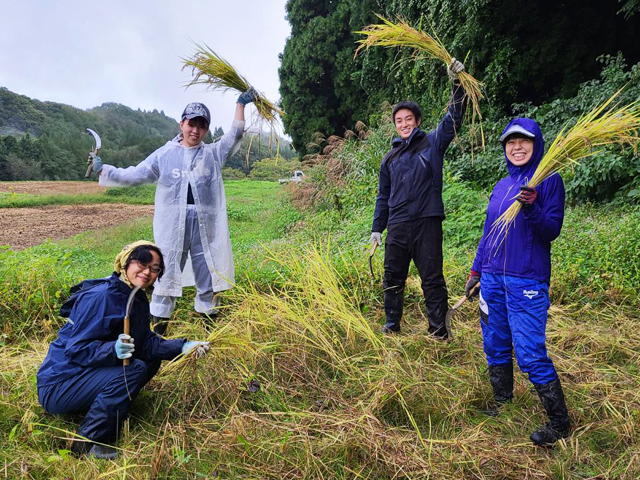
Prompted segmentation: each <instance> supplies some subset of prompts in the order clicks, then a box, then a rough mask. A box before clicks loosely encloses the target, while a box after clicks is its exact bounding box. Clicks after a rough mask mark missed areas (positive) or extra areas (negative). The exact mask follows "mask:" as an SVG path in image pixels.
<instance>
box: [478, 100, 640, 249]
mask: <svg viewBox="0 0 640 480" xmlns="http://www.w3.org/2000/svg"><path fill="white" fill-rule="evenodd" d="M622 90H623V89H620V90H618V91H617V92H616V93H615V94H614V95H613V96H612V97H611V98H609V99H608V100H607V101H606V102H604V103H602V104H601V105H599V106H598V107H596V108H594V109H593V110H591V111H590V112H589V113H587V114H586V115H583V116H582V117H580V118H579V119H578V121H577V122H576V124H575V125H574V126H573V127H572V128H570V129H568V126H567V125H565V126H564V127H563V128H562V130H561V131H560V133H559V134H558V136H557V137H556V139H555V140H554V141H553V143H552V144H551V146H550V147H549V149H548V150H547V153H546V154H545V155H544V157H542V160H540V164H539V165H538V168H537V169H536V171H535V172H534V174H533V177H531V180H530V181H529V183H528V184H527V186H528V187H530V188H535V187H536V186H538V185H540V184H541V183H542V182H543V181H545V180H546V179H547V178H549V177H550V176H551V175H554V174H555V173H558V172H560V171H562V170H564V169H565V168H567V167H570V166H573V165H574V164H576V163H578V161H579V160H581V159H583V158H587V157H591V156H593V155H595V154H597V153H599V152H601V151H602V149H597V148H598V147H604V146H606V145H611V144H614V143H617V144H619V145H625V144H626V145H630V146H631V147H632V148H633V149H634V151H635V152H636V153H637V148H638V140H639V139H638V128H640V101H635V102H633V103H630V104H629V105H625V106H623V107H620V108H613V107H612V108H609V109H608V110H607V107H609V105H610V104H611V103H612V102H613V100H614V99H615V98H616V97H617V96H618V95H619V94H620V92H621V91H622ZM521 208H522V204H521V203H520V202H513V204H511V206H510V207H509V208H508V209H507V210H506V211H505V212H504V213H503V214H502V215H501V216H500V217H499V218H498V219H497V220H496V221H495V222H494V224H493V225H492V227H491V233H492V234H494V233H497V236H495V237H494V238H495V239H498V238H503V237H502V236H503V234H504V235H506V233H507V232H508V230H509V228H510V227H511V225H512V224H513V222H514V221H515V219H516V216H517V215H518V212H520V209H521Z"/></svg>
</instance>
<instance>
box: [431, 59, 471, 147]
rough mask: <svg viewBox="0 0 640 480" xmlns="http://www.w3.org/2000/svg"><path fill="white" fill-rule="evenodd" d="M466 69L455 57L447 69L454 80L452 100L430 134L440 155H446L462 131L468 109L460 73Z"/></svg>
mask: <svg viewBox="0 0 640 480" xmlns="http://www.w3.org/2000/svg"><path fill="white" fill-rule="evenodd" d="M463 70H464V65H462V63H460V62H459V61H458V60H456V59H455V58H454V59H452V60H451V64H450V65H449V67H448V69H447V73H448V74H449V78H451V81H452V87H451V100H450V101H449V107H448V108H447V113H445V115H444V117H443V119H442V120H441V121H440V123H439V124H438V127H437V128H436V129H435V130H434V131H433V132H431V133H430V134H429V136H430V137H431V138H430V140H431V143H432V144H433V145H435V147H436V148H437V150H438V151H439V152H440V155H444V152H445V150H446V149H447V147H448V146H449V144H450V143H451V141H452V140H453V139H454V137H455V136H456V133H457V132H459V131H460V127H461V126H462V119H463V117H464V113H465V111H466V105H467V102H466V101H465V92H464V89H463V88H462V85H461V84H460V81H459V80H458V73H460V72H462V71H463Z"/></svg>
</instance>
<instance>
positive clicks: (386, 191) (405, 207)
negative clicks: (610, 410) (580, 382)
mask: <svg viewBox="0 0 640 480" xmlns="http://www.w3.org/2000/svg"><path fill="white" fill-rule="evenodd" d="M463 69H464V66H463V65H462V64H461V63H460V62H458V61H456V60H455V59H454V60H453V61H452V63H451V65H450V66H449V68H448V73H449V76H450V77H451V79H452V82H453V93H452V96H451V101H450V104H449V108H448V111H447V113H446V114H445V116H444V118H443V119H442V121H441V122H440V124H439V125H438V126H437V128H436V129H435V130H433V131H432V132H429V133H426V132H425V131H423V130H422V129H420V124H421V120H422V113H421V110H420V107H419V106H418V105H417V104H415V103H414V102H400V103H398V104H397V105H396V106H395V107H394V109H393V122H394V125H395V128H396V132H397V133H398V138H395V139H394V140H393V142H392V148H391V150H390V151H389V152H388V153H387V155H386V156H385V157H384V159H383V160H382V165H381V166H380V180H379V186H378V197H377V199H376V207H375V213H374V217H373V225H372V233H371V242H372V243H377V244H380V243H381V242H382V232H383V231H384V230H385V229H386V230H387V236H386V239H385V258H384V280H383V287H384V310H385V314H386V323H385V324H384V326H383V327H382V332H383V333H385V334H393V333H397V332H400V321H401V318H402V307H403V303H404V288H405V282H406V280H407V274H408V271H409V265H410V262H411V260H412V259H413V261H414V263H415V265H416V267H417V269H418V273H419V274H420V278H421V281H422V291H423V294H424V300H425V304H426V311H427V316H428V319H429V332H430V333H432V334H433V335H434V336H435V337H436V338H438V339H446V338H447V336H448V333H447V330H446V326H445V317H446V313H447V305H448V294H447V288H446V284H445V280H444V275H443V272H442V263H443V262H442V221H443V220H444V207H443V202H442V168H443V156H444V152H445V150H446V149H447V147H448V145H449V144H450V143H451V140H452V139H453V138H454V136H455V134H456V132H457V131H458V129H459V128H460V125H461V123H462V117H463V115H464V101H463V99H464V98H463V97H464V93H463V92H462V88H461V86H460V83H459V81H458V78H457V76H458V73H459V72H461V71H462V70H463ZM500 142H501V143H502V147H503V150H504V156H505V160H506V165H507V170H508V172H509V175H508V176H507V177H505V178H503V179H502V180H500V181H499V182H498V183H497V184H496V186H495V188H494V189H493V192H492V193H491V196H490V197H489V205H488V207H487V216H486V220H485V225H484V232H483V236H482V239H481V240H480V244H479V245H478V250H477V253H476V257H475V259H474V262H473V265H472V266H471V269H470V274H469V278H468V280H467V282H466V285H465V294H466V295H467V297H473V296H474V295H478V294H479V297H480V301H479V303H480V325H481V328H482V337H483V343H484V352H485V355H486V358H487V363H488V368H489V381H490V383H491V386H492V388H493V394H494V402H493V403H492V404H491V405H489V406H488V408H487V409H486V410H485V411H484V412H485V413H487V414H489V415H492V416H495V415H498V414H499V412H500V409H501V407H502V406H503V405H504V404H505V403H507V402H509V401H511V399H512V398H513V352H515V357H516V360H517V362H518V366H519V367H520V369H521V370H522V371H523V372H525V373H527V374H528V375H529V380H530V381H531V383H533V386H534V387H535V389H536V391H537V393H538V396H539V397H540V400H541V402H542V405H543V406H544V408H545V410H546V412H547V415H548V417H549V422H548V423H547V424H546V425H544V426H542V427H540V428H538V429H537V430H535V431H534V432H533V433H532V434H531V436H530V438H531V441H532V442H533V443H534V444H536V445H541V446H548V445H553V444H554V443H556V442H557V441H558V440H560V439H561V438H567V437H568V436H569V434H570V431H571V422H570V419H569V414H568V411H567V406H566V403H565V398H564V393H563V390H562V386H561V384H560V379H559V378H558V374H557V373H556V370H555V367H554V366H553V362H552V361H551V359H550V358H549V356H548V355H547V348H546V342H545V338H546V335H545V330H546V324H547V311H548V309H549V281H550V278H551V242H552V241H553V240H555V239H556V238H557V237H558V236H559V235H560V230H561V228H562V221H563V218H564V184H563V182H562V178H561V177H560V175H558V174H555V175H552V176H551V177H550V178H548V179H547V180H545V181H544V182H543V183H542V184H541V185H539V186H538V187H537V188H536V189H532V188H530V187H528V186H527V183H528V182H529V180H530V179H531V178H532V177H533V173H534V172H535V170H536V168H537V167H538V165H539V164H540V160H541V159H542V157H543V154H544V139H543V137H542V132H541V131H540V127H539V126H538V124H537V123H536V122H535V121H533V120H531V119H528V118H516V119H514V120H512V121H511V122H510V123H509V124H508V125H507V126H506V127H505V129H504V131H503V132H502V135H501V136H500ZM516 201H517V202H520V203H521V204H522V209H521V211H520V213H519V214H518V216H517V217H516V220H515V222H514V223H513V224H512V226H511V227H510V228H509V231H508V235H507V234H506V233H505V232H500V231H499V229H492V226H493V225H494V223H495V221H496V220H497V219H498V218H499V217H500V215H502V213H504V212H505V211H506V210H507V208H509V207H510V206H511V204H513V202H516ZM478 287H480V288H478Z"/></svg>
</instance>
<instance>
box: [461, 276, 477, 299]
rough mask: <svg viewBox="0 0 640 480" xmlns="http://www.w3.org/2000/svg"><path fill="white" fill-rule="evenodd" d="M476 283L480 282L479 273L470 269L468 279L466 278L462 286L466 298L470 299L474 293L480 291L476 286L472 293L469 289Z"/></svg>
mask: <svg viewBox="0 0 640 480" xmlns="http://www.w3.org/2000/svg"><path fill="white" fill-rule="evenodd" d="M478 283H480V274H479V273H478V272H476V271H475V270H471V274H470V275H469V279H468V280H467V283H466V284H465V286H464V294H465V296H466V297H467V298H469V299H471V298H473V297H475V296H476V295H478V293H479V292H480V289H479V288H476V289H475V290H474V291H473V293H471V290H473V287H475V286H476V285H477V284H478Z"/></svg>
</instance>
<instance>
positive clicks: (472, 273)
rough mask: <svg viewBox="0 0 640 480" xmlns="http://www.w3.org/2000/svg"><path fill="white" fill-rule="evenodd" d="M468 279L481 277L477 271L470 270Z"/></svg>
mask: <svg viewBox="0 0 640 480" xmlns="http://www.w3.org/2000/svg"><path fill="white" fill-rule="evenodd" d="M469 276H470V277H480V276H482V275H481V273H480V272H478V271H477V270H473V269H472V270H471V273H470V274H469Z"/></svg>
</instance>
